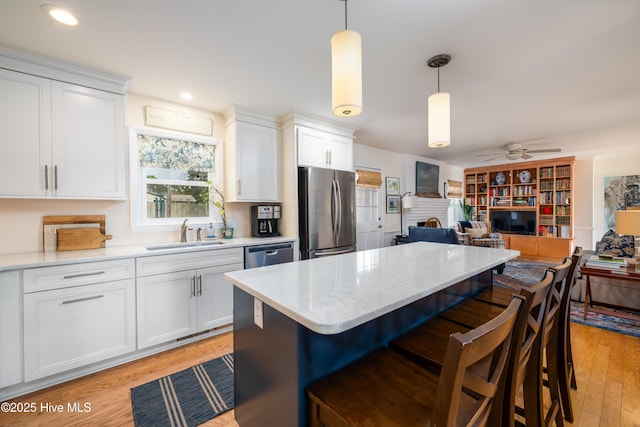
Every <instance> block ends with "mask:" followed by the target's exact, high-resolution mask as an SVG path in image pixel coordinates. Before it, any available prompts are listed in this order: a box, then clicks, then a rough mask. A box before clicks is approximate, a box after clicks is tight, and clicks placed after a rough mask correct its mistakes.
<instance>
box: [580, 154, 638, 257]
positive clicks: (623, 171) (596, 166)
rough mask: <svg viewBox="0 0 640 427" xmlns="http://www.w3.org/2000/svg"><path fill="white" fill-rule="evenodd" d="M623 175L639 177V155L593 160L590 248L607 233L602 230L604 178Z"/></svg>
mask: <svg viewBox="0 0 640 427" xmlns="http://www.w3.org/2000/svg"><path fill="white" fill-rule="evenodd" d="M625 175H640V154H629V155H627V156H624V157H596V158H594V159H593V174H592V182H593V192H592V193H593V205H592V206H593V207H592V211H593V245H592V246H591V248H594V245H595V242H596V241H598V240H600V237H602V235H603V234H604V233H605V232H606V231H607V230H606V229H605V228H604V178H605V177H608V176H625ZM579 194H580V193H579Z"/></svg>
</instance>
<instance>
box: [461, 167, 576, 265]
mask: <svg viewBox="0 0 640 427" xmlns="http://www.w3.org/2000/svg"><path fill="white" fill-rule="evenodd" d="M574 163H575V158H573V157H563V158H558V159H550V160H541V161H533V162H522V163H512V164H504V165H495V166H489V167H484V168H472V169H466V170H465V184H466V185H465V195H464V197H465V202H466V204H467V205H469V206H471V207H472V213H473V219H474V220H476V221H483V222H486V223H487V226H488V227H489V229H491V212H492V211H495V210H514V209H518V210H532V211H535V213H536V230H535V236H520V235H518V236H517V237H515V235H511V238H510V236H506V240H512V241H513V242H517V241H522V240H523V238H526V237H531V238H540V239H548V238H551V239H568V240H571V239H573V167H574ZM531 244H532V242H531V241H529V242H528V243H527V245H528V246H531ZM550 244H551V245H555V243H553V241H543V243H540V244H538V243H536V244H535V245H534V246H536V248H537V247H538V246H541V247H545V248H549V245H550ZM559 247H561V250H560V252H562V253H564V252H565V249H567V248H569V250H570V245H564V244H562V245H560V246H559ZM521 252H522V251H521ZM534 252H536V253H526V254H529V255H541V256H542V254H539V253H538V250H535V251H534ZM526 254H525V255H526ZM569 254H570V253H569ZM569 254H567V255H569Z"/></svg>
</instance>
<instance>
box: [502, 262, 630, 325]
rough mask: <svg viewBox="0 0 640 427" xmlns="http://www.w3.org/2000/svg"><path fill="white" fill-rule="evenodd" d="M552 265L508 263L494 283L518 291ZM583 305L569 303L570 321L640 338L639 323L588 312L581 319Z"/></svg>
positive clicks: (536, 280) (535, 279) (538, 278)
mask: <svg viewBox="0 0 640 427" xmlns="http://www.w3.org/2000/svg"><path fill="white" fill-rule="evenodd" d="M551 266H553V264H550V263H545V262H533V261H518V260H514V261H509V262H507V264H506V266H505V269H504V272H503V274H494V276H493V280H494V283H495V284H497V285H499V286H504V287H507V288H512V289H520V288H521V287H523V286H530V285H533V284H536V283H538V282H539V281H540V279H541V278H542V275H543V274H544V271H545V269H546V268H547V267H551ZM583 308H584V303H581V302H576V301H571V308H570V311H571V321H572V322H575V323H581V324H583V325H588V326H594V327H596V328H600V329H607V330H609V331H614V332H620V333H622V334H626V335H632V336H634V337H640V322H638V321H634V320H629V319H623V318H621V317H616V316H610V315H606V314H601V313H594V312H589V314H588V316H587V320H584V319H583V314H582V313H583Z"/></svg>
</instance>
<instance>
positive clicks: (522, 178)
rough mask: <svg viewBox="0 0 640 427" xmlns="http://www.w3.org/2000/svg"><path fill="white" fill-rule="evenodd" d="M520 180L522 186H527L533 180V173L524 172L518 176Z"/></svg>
mask: <svg viewBox="0 0 640 427" xmlns="http://www.w3.org/2000/svg"><path fill="white" fill-rule="evenodd" d="M518 178H520V182H521V183H522V184H526V183H528V182H529V181H530V180H531V172H529V171H527V170H524V171H521V172H520V173H519V174H518Z"/></svg>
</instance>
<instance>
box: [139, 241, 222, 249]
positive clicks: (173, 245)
mask: <svg viewBox="0 0 640 427" xmlns="http://www.w3.org/2000/svg"><path fill="white" fill-rule="evenodd" d="M222 244H223V242H221V241H220V240H208V241H204V242H178V243H160V244H158V245H149V246H145V247H146V248H147V250H149V251H158V250H162V249H180V248H197V247H200V246H212V245H222Z"/></svg>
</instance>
